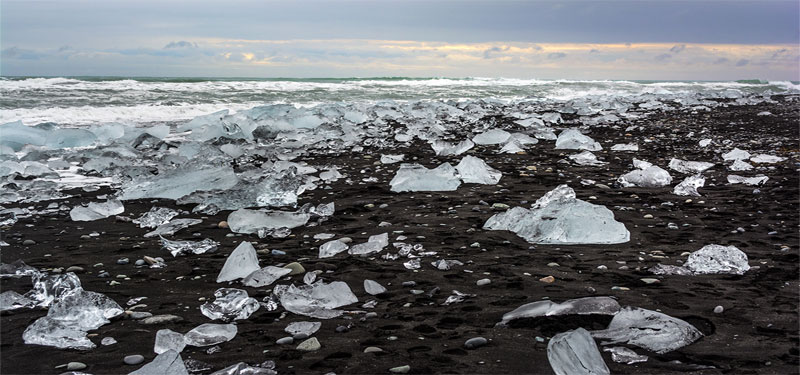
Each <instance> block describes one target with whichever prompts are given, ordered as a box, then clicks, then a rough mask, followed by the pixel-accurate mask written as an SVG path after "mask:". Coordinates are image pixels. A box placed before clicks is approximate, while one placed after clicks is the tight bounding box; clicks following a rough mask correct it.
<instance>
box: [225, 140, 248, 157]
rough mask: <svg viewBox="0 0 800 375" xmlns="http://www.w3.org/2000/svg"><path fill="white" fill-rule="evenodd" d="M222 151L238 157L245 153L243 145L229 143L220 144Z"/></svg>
mask: <svg viewBox="0 0 800 375" xmlns="http://www.w3.org/2000/svg"><path fill="white" fill-rule="evenodd" d="M219 149H220V151H222V152H224V153H225V154H226V155H228V156H230V157H232V158H234V159H236V158H238V157H240V156H242V155H244V151H243V150H242V147H241V146H238V145H235V144H232V143H227V144H224V145H222V146H219Z"/></svg>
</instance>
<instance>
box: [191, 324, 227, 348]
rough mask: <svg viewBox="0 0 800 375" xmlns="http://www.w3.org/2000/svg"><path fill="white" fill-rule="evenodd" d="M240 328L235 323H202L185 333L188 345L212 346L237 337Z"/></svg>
mask: <svg viewBox="0 0 800 375" xmlns="http://www.w3.org/2000/svg"><path fill="white" fill-rule="evenodd" d="M237 332H238V329H237V328H236V325H234V324H213V323H205V324H201V325H199V326H197V327H195V328H194V329H192V330H191V331H189V332H186V334H185V335H184V340H185V341H186V345H191V346H211V345H216V344H220V343H223V342H226V341H231V340H233V338H234V337H236V333H237Z"/></svg>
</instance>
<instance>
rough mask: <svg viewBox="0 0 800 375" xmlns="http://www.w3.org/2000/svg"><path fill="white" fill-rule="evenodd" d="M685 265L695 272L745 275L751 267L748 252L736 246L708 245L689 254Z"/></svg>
mask: <svg viewBox="0 0 800 375" xmlns="http://www.w3.org/2000/svg"><path fill="white" fill-rule="evenodd" d="M684 267H686V268H687V269H689V270H690V271H692V272H693V273H695V274H713V273H729V274H735V275H743V274H744V273H745V272H747V271H748V270H749V269H750V265H749V264H748V262H747V254H745V253H744V252H743V251H741V250H739V249H738V248H736V246H722V245H713V244H712V245H706V246H703V247H702V248H701V249H700V250H697V251H695V252H692V253H691V254H689V259H687V260H686V263H684Z"/></svg>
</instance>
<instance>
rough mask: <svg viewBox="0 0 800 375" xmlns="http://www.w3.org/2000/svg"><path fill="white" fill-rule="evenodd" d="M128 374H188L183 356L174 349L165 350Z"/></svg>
mask: <svg viewBox="0 0 800 375" xmlns="http://www.w3.org/2000/svg"><path fill="white" fill-rule="evenodd" d="M128 375H189V371H188V370H186V365H184V364H183V358H181V355H180V354H178V352H176V351H174V350H167V351H166V352H163V353H161V354H159V355H158V356H156V358H155V359H154V360H153V362H150V363H148V364H146V365H144V366H142V367H141V368H139V369H138V370H136V371H134V372H131V373H130V374H128Z"/></svg>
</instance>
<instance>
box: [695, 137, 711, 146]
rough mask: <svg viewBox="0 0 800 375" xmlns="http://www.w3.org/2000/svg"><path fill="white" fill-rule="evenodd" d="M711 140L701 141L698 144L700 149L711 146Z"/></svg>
mask: <svg viewBox="0 0 800 375" xmlns="http://www.w3.org/2000/svg"><path fill="white" fill-rule="evenodd" d="M711 141H712V140H711V138H706V139H701V140H700V142H697V144H698V145H700V147H706V146H708V145H710V144H711Z"/></svg>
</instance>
